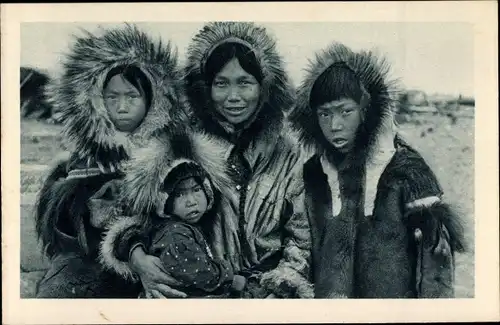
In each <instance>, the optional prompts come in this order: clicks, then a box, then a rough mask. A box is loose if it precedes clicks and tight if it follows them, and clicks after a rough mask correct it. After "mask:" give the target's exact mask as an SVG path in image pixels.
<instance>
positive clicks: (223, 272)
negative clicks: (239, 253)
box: [154, 225, 233, 292]
mask: <svg viewBox="0 0 500 325" xmlns="http://www.w3.org/2000/svg"><path fill="white" fill-rule="evenodd" d="M176 227H177V229H176V230H175V231H174V232H171V233H167V234H166V235H165V236H168V238H165V239H166V240H165V244H164V245H165V246H164V247H162V252H161V254H160V259H161V260H162V262H163V264H164V266H165V268H166V269H167V271H168V272H169V273H170V274H171V275H172V276H173V277H174V278H175V279H177V280H179V281H181V282H183V283H184V284H185V285H186V286H190V287H191V286H192V287H196V288H198V289H201V290H204V291H206V292H212V291H214V290H216V289H218V288H219V287H220V286H221V285H223V284H224V283H228V284H229V283H231V281H233V272H232V270H231V268H230V266H229V264H228V263H226V262H224V261H222V260H217V259H214V258H212V257H211V256H210V255H209V253H208V252H207V251H206V249H207V248H206V247H204V245H203V243H200V242H199V241H197V240H196V239H195V236H194V233H193V231H192V230H191V229H189V228H188V227H185V226H182V225H176ZM160 240H161V239H160ZM154 246H158V243H156V244H154Z"/></svg>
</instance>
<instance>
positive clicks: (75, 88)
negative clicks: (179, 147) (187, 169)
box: [47, 24, 184, 166]
mask: <svg viewBox="0 0 500 325" xmlns="http://www.w3.org/2000/svg"><path fill="white" fill-rule="evenodd" d="M126 65H134V66H137V67H138V68H140V69H141V70H142V72H144V74H145V75H146V76H147V78H148V79H149V81H150V83H151V86H152V100H151V105H150V107H149V110H148V114H147V115H146V117H145V119H144V121H143V122H142V124H141V125H140V126H139V127H138V128H137V129H136V130H135V131H134V132H133V133H132V134H131V135H130V136H124V135H123V134H121V133H120V132H117V130H116V129H115V126H114V125H113V123H112V122H111V120H110V118H109V116H108V113H107V110H106V108H105V106H104V102H103V97H102V90H103V83H104V80H105V78H106V76H107V74H108V73H109V71H110V70H112V69H113V68H115V67H119V66H126ZM63 69H64V74H63V75H62V77H61V78H60V79H59V80H57V81H56V82H54V83H52V84H51V85H49V86H48V90H47V95H48V98H49V101H50V103H51V104H52V105H53V106H54V107H55V110H57V111H60V112H61V116H62V119H63V121H64V129H63V134H64V138H65V139H67V140H68V141H69V142H70V143H72V144H74V146H75V150H76V152H77V153H78V155H79V157H80V158H83V159H87V158H88V157H91V158H93V159H94V160H95V161H96V162H98V163H101V164H106V165H107V164H111V165H116V166H118V164H119V163H120V162H121V161H122V160H123V159H127V158H128V157H129V155H130V143H135V142H136V141H140V140H142V139H145V138H147V137H149V136H150V135H151V134H152V133H153V132H154V131H155V130H156V129H158V128H161V127H163V126H164V125H176V124H179V125H180V123H181V120H182V118H183V116H182V115H183V112H184V109H183V107H181V106H182V102H183V99H182V97H181V94H182V93H181V88H182V84H181V81H180V80H181V76H180V72H179V71H178V68H177V52H176V50H174V49H173V47H172V45H171V44H170V43H167V44H163V43H162V42H161V41H159V42H155V41H153V40H152V39H151V38H150V37H149V36H148V35H147V34H145V33H144V32H141V31H140V30H139V29H138V28H137V27H135V26H133V25H128V24H127V25H126V26H125V27H123V28H117V29H112V30H104V31H103V34H102V35H101V36H98V35H95V34H92V33H90V32H88V31H84V35H83V36H81V37H77V38H76V40H75V42H74V43H73V44H72V47H71V50H70V52H69V53H68V54H67V56H66V60H65V62H64V64H63Z"/></svg>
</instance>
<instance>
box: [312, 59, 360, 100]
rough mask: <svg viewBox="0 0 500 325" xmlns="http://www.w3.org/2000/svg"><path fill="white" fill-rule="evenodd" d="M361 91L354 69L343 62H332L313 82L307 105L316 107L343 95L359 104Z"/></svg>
mask: <svg viewBox="0 0 500 325" xmlns="http://www.w3.org/2000/svg"><path fill="white" fill-rule="evenodd" d="M363 93H364V91H363V88H362V85H361V83H360V81H359V79H358V77H357V76H356V74H355V73H354V71H352V70H351V69H350V68H349V67H348V66H346V65H345V64H344V63H337V64H332V65H331V66H330V67H328V69H326V70H325V71H324V72H323V73H322V74H321V75H320V76H319V77H318V79H316V81H315V82H314V85H313V87H312V89H311V94H310V96H309V105H310V107H311V108H313V109H316V108H318V107H319V106H321V105H323V104H325V103H329V102H332V101H334V100H339V99H341V98H345V97H348V98H351V99H353V100H354V101H356V102H357V103H358V104H361V101H362V98H363Z"/></svg>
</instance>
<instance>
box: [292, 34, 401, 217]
mask: <svg viewBox="0 0 500 325" xmlns="http://www.w3.org/2000/svg"><path fill="white" fill-rule="evenodd" d="M339 62H344V63H345V64H347V65H348V66H349V67H350V68H351V69H352V70H353V71H354V73H355V74H356V76H357V77H358V78H359V80H360V81H361V84H362V86H363V87H364V88H365V89H366V91H367V92H368V94H369V98H370V101H369V103H368V105H367V106H366V108H365V111H364V122H363V124H364V128H365V130H366V136H367V141H366V143H362V146H363V148H357V150H356V151H357V152H358V153H360V154H361V155H363V156H364V157H351V159H350V163H349V164H350V165H352V166H357V167H355V168H360V169H361V170H362V171H363V173H364V175H365V177H366V178H365V186H364V188H365V202H364V208H365V215H371V214H372V213H373V209H374V206H375V198H376V194H377V186H378V181H379V179H380V177H381V175H382V173H383V172H384V170H385V168H386V167H387V165H388V164H389V162H390V161H391V159H392V157H393V155H394V153H395V148H394V137H395V135H396V126H395V123H394V108H395V105H396V101H397V98H398V96H397V95H398V93H399V90H398V88H397V83H396V81H395V80H389V64H388V63H387V61H386V60H385V59H384V58H383V57H379V56H377V55H376V53H374V52H373V51H369V52H365V51H363V52H359V53H356V52H353V51H352V50H350V49H349V48H348V47H346V46H344V45H343V44H340V43H333V44H332V45H330V46H329V47H328V48H327V49H326V50H324V51H322V52H321V53H318V54H317V55H316V59H315V61H310V66H309V68H308V69H307V76H306V78H305V80H304V82H303V83H302V85H301V86H300V87H299V90H298V101H297V105H296V107H294V109H293V110H292V111H291V112H290V114H289V116H288V118H289V123H290V124H291V126H292V127H293V128H294V129H295V130H296V132H297V133H298V138H299V141H301V142H303V143H304V145H305V147H306V150H307V148H309V150H310V151H316V152H317V153H318V154H319V155H320V156H323V159H322V164H323V168H324V170H325V172H326V173H327V176H328V181H329V184H330V187H331V189H332V197H334V198H336V197H337V194H339V193H340V188H339V183H338V171H337V170H336V168H334V167H333V166H330V167H329V166H326V165H330V164H329V163H328V162H326V157H325V156H324V155H325V154H327V153H328V150H327V149H326V139H325V138H324V135H323V133H322V131H321V128H320V127H319V124H318V118H317V116H316V113H315V111H314V109H313V108H311V107H310V105H309V101H310V94H311V90H312V87H313V85H314V83H315V81H316V80H317V78H318V77H319V76H320V75H321V74H322V73H323V72H324V71H325V70H327V69H328V68H329V67H330V66H331V65H333V64H335V63H339ZM359 164H364V166H361V165H359ZM334 203H337V204H335V206H338V203H339V202H334ZM337 212H338V211H337Z"/></svg>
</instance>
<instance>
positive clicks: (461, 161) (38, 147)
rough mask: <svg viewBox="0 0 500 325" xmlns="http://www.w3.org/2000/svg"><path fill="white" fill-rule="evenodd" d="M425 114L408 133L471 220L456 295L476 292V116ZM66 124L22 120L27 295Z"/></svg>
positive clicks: (37, 268)
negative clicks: (36, 224) (43, 205)
mask: <svg viewBox="0 0 500 325" xmlns="http://www.w3.org/2000/svg"><path fill="white" fill-rule="evenodd" d="M455 122H456V123H455V124H453V123H452V119H450V118H449V117H446V116H440V115H433V114H432V113H428V114H421V115H419V116H418V118H416V119H413V122H412V123H405V124H401V125H400V129H401V132H402V134H403V135H404V136H405V138H406V139H407V140H408V142H410V143H411V144H412V145H414V147H415V148H417V149H418V150H419V151H420V152H421V153H422V155H423V156H424V158H425V159H426V160H427V162H428V163H429V165H431V167H432V168H433V169H434V171H435V172H436V174H437V176H438V178H439V180H440V181H441V183H442V186H443V189H444V191H445V197H446V199H447V200H449V202H450V203H452V204H454V205H455V206H456V207H457V208H458V210H459V211H460V212H461V213H463V215H464V216H465V219H466V220H467V222H468V225H467V231H466V236H467V240H468V244H469V251H468V252H467V253H466V254H460V255H457V269H456V295H457V297H460V298H466V297H467V298H469V297H470V298H472V297H474V119H473V118H471V117H470V116H469V117H459V118H458V119H456V121H455ZM59 129H60V127H58V126H55V125H49V124H42V123H39V122H34V121H23V122H22V123H21V164H22V166H21V192H22V201H21V204H22V205H23V209H22V219H21V221H22V222H21V228H22V229H21V231H22V232H21V234H22V236H21V271H22V277H21V282H22V283H21V297H32V296H33V293H34V290H35V285H34V283H36V281H37V279H39V278H40V276H42V275H43V272H42V271H41V270H43V269H44V268H46V265H47V261H46V260H45V259H44V258H43V257H42V256H41V254H40V253H39V250H40V248H39V247H38V246H37V243H36V238H35V237H34V228H33V218H32V214H31V207H32V204H33V202H34V198H35V194H36V191H37V190H38V188H39V186H40V177H41V176H43V174H44V172H45V170H46V166H47V165H48V164H50V162H51V161H53V160H54V159H55V157H56V156H57V154H58V153H60V152H61V151H62V150H63V149H64V148H63V146H62V145H61V138H60V136H59V135H58V131H59Z"/></svg>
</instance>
